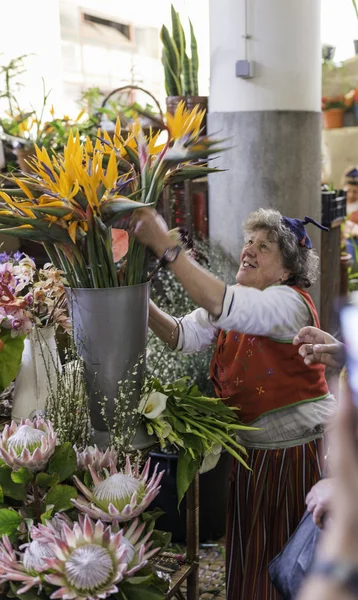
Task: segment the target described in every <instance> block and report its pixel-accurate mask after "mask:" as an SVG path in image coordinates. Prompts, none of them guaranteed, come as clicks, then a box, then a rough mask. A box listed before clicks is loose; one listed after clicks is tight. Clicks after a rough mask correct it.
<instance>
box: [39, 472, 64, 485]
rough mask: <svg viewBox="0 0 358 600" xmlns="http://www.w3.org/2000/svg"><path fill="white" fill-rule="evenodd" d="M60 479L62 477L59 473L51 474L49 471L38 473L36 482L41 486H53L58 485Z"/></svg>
mask: <svg viewBox="0 0 358 600" xmlns="http://www.w3.org/2000/svg"><path fill="white" fill-rule="evenodd" d="M59 481H60V478H59V476H58V474H57V473H55V474H54V475H49V474H48V473H38V474H37V476H36V480H35V483H36V485H38V486H39V487H48V488H50V487H52V486H53V485H57V484H58V483H59Z"/></svg>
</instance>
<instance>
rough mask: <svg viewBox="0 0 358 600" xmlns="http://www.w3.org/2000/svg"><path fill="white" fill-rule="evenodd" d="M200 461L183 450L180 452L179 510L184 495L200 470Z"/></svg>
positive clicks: (178, 471) (178, 476) (178, 479)
mask: <svg viewBox="0 0 358 600" xmlns="http://www.w3.org/2000/svg"><path fill="white" fill-rule="evenodd" d="M199 466H200V460H199V459H197V460H194V459H193V458H192V457H191V456H190V454H189V452H186V451H185V450H183V449H181V450H180V452H179V459H178V467H177V492H178V508H179V506H180V503H181V501H182V500H183V498H184V495H185V493H186V491H187V489H188V487H189V485H190V484H191V482H192V481H193V479H194V476H195V473H196V472H197V470H198V469H199Z"/></svg>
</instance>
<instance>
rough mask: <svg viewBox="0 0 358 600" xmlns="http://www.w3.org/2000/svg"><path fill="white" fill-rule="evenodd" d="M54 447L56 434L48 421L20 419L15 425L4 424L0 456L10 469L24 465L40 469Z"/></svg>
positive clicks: (34, 469) (13, 423)
mask: <svg viewBox="0 0 358 600" xmlns="http://www.w3.org/2000/svg"><path fill="white" fill-rule="evenodd" d="M55 448H56V434H55V432H54V430H53V427H52V425H51V423H50V422H49V421H45V420H44V419H41V418H35V419H34V420H33V421H31V420H30V419H26V420H25V419H22V420H21V423H20V424H19V425H17V424H16V423H15V421H12V422H11V425H5V427H4V430H3V432H2V435H1V438H0V456H1V458H2V460H3V461H4V462H5V463H6V464H7V465H8V466H9V467H11V468H12V469H14V470H15V471H17V470H18V469H19V468H20V467H26V468H27V469H29V470H30V471H33V472H36V471H42V470H43V469H44V468H45V466H46V465H47V463H48V461H49V459H50V458H51V456H52V454H53V453H54V451H55Z"/></svg>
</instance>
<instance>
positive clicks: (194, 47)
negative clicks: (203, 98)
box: [189, 19, 199, 96]
mask: <svg viewBox="0 0 358 600" xmlns="http://www.w3.org/2000/svg"><path fill="white" fill-rule="evenodd" d="M189 25H190V50H191V61H190V63H191V81H192V86H193V96H197V95H198V93H199V90H198V70H199V53H198V44H197V41H196V37H195V33H194V27H193V24H192V22H191V21H190V19H189Z"/></svg>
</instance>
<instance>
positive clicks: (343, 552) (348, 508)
mask: <svg viewBox="0 0 358 600" xmlns="http://www.w3.org/2000/svg"><path fill="white" fill-rule="evenodd" d="M332 435H334V439H333V446H332V449H333V452H332V464H333V477H334V480H335V485H334V492H333V494H332V502H331V505H332V512H331V514H332V521H331V522H330V524H329V526H327V531H326V532H325V533H324V534H323V539H322V544H321V545H320V549H319V552H320V554H321V555H322V556H324V558H328V559H329V560H331V559H333V560H334V559H337V560H342V561H347V563H348V562H349V563H350V564H355V565H357V566H358V451H357V409H356V408H355V406H354V404H353V401H352V395H351V392H350V391H349V389H348V386H347V384H344V385H342V386H341V394H340V398H339V403H338V414H337V420H336V427H335V430H334V432H333V434H332Z"/></svg>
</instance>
